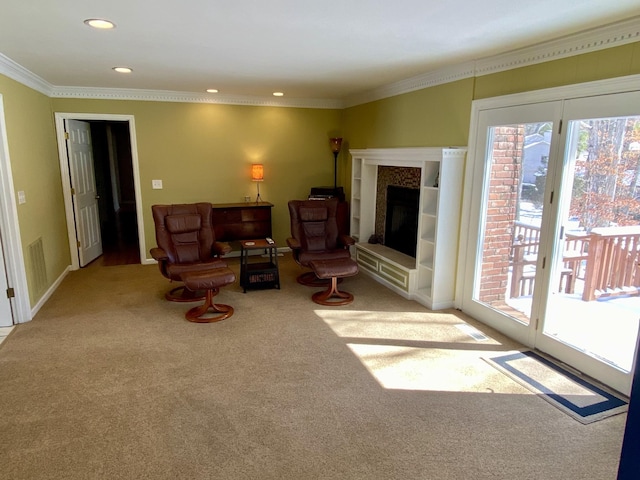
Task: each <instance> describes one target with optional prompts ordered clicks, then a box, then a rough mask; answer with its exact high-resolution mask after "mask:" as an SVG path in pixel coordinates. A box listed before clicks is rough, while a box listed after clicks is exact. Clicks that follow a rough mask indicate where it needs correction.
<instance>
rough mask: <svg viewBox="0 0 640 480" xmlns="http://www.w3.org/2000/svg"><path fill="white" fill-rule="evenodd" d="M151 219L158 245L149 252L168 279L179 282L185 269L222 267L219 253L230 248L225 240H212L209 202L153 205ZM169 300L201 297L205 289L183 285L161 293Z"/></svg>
mask: <svg viewBox="0 0 640 480" xmlns="http://www.w3.org/2000/svg"><path fill="white" fill-rule="evenodd" d="M151 210H152V212H153V221H154V223H155V228H156V242H157V244H158V246H157V247H156V248H152V249H151V251H150V253H151V256H152V257H153V258H154V259H156V260H157V261H158V266H159V267H160V272H161V273H162V275H164V276H165V277H167V278H168V279H169V280H171V281H178V282H182V277H181V276H182V275H183V274H185V273H194V272H204V271H207V270H212V269H217V268H226V267H227V264H226V262H225V261H224V260H222V259H221V258H220V256H222V255H224V254H226V253H228V252H230V251H231V247H230V246H229V244H227V243H222V242H216V241H215V236H214V235H215V234H214V231H213V228H212V224H211V214H212V211H211V204H210V203H204V202H203V203H194V204H182V205H153V206H152V207H151ZM165 298H166V299H167V300H170V301H173V302H193V301H196V300H202V299H204V298H205V292H200V291H198V292H193V291H191V290H189V289H187V288H185V287H184V285H183V286H180V287H177V288H174V289H173V290H171V291H170V292H167V293H166V294H165Z"/></svg>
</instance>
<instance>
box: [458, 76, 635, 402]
mask: <svg viewBox="0 0 640 480" xmlns="http://www.w3.org/2000/svg"><path fill="white" fill-rule="evenodd" d="M577 90H578V91H579V88H578V89H577ZM630 90H632V88H630ZM557 93H558V95H557V96H558V98H555V99H552V100H551V101H539V100H540V98H543V97H544V96H543V95H538V96H537V100H538V101H533V102H530V103H527V102H523V101H522V96H520V97H519V98H518V96H512V97H511V98H508V99H506V100H505V102H508V101H509V100H510V101H511V102H512V104H511V105H508V104H507V105H500V106H496V105H493V107H494V108H482V109H478V110H477V111H476V112H475V118H474V123H473V124H472V134H471V135H470V139H471V143H470V146H473V149H471V153H470V158H469V160H470V164H469V167H468V170H467V179H468V181H469V183H470V184H472V185H471V188H472V192H471V196H470V198H469V199H467V206H468V209H469V210H468V217H467V219H468V221H469V228H468V234H467V235H466V237H463V238H468V239H469V241H468V244H467V246H466V251H465V252H464V255H465V256H466V262H464V261H463V265H465V266H464V270H465V271H464V286H463V292H462V299H461V303H462V309H463V310H464V311H465V312H467V313H469V314H471V315H473V316H474V317H476V318H478V319H479V320H481V321H483V322H485V323H487V324H489V325H491V326H493V327H494V328H496V329H498V330H500V331H502V332H504V333H506V334H507V335H509V336H510V337H512V338H514V339H516V340H518V341H520V342H521V343H523V344H524V345H526V346H529V347H533V348H536V349H539V350H541V351H543V352H546V353H549V354H550V355H552V356H553V357H555V358H557V359H559V360H561V361H563V362H565V363H567V364H569V365H571V366H572V367H574V368H576V369H577V370H579V371H581V372H584V373H586V374H588V375H589V376H591V377H594V378H596V379H598V380H600V381H602V382H603V383H605V384H607V385H609V386H611V387H612V388H614V389H616V390H618V391H620V392H622V393H625V394H628V393H629V391H630V386H631V378H632V375H631V372H632V371H633V362H634V358H635V355H637V353H636V352H635V344H636V342H635V339H636V335H637V332H638V323H639V318H640V268H639V266H638V264H639V263H640V262H639V260H640V247H639V246H638V245H639V240H640V221H638V219H640V195H637V194H636V189H637V187H640V143H639V142H638V139H639V136H640V92H633V91H631V92H627V93H615V94H613V93H612V94H603V95H594V94H592V95H589V96H585V97H586V98H571V97H570V96H566V97H564V98H563V96H562V95H563V94H564V91H560V92H557ZM568 93H569V95H575V94H576V92H575V91H574V92H568ZM605 93H606V92H605ZM549 97H553V95H551V94H550V95H549ZM576 97H579V95H576ZM515 99H517V100H515ZM480 103H482V102H480ZM636 172H637V174H636ZM636 210H637V212H636ZM596 217H597V218H596ZM637 270H638V272H637V273H636V271H637Z"/></svg>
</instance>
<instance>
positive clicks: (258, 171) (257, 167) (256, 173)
mask: <svg viewBox="0 0 640 480" xmlns="http://www.w3.org/2000/svg"><path fill="white" fill-rule="evenodd" d="M251 180H253V181H254V182H262V181H263V180H264V167H263V166H262V164H261V163H254V164H253V165H251Z"/></svg>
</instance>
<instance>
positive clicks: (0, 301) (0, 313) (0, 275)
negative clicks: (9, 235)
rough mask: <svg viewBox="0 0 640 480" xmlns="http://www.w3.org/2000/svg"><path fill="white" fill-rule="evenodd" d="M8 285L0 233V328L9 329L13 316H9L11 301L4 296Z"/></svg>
mask: <svg viewBox="0 0 640 480" xmlns="http://www.w3.org/2000/svg"><path fill="white" fill-rule="evenodd" d="M8 288H9V285H8V284H7V272H6V267H5V264H4V252H3V251H2V232H0V327H10V326H11V325H13V315H12V314H11V300H10V299H9V297H8V296H7V295H6V294H5V292H6V291H7V289H8Z"/></svg>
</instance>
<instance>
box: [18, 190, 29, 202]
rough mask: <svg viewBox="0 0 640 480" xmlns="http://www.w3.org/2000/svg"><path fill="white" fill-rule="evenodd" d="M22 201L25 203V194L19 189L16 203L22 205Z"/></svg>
mask: <svg viewBox="0 0 640 480" xmlns="http://www.w3.org/2000/svg"><path fill="white" fill-rule="evenodd" d="M23 203H27V196H26V195H25V194H24V191H22V190H20V191H19V192H18V204H20V205H22V204H23Z"/></svg>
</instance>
